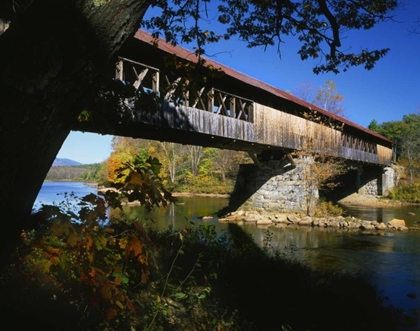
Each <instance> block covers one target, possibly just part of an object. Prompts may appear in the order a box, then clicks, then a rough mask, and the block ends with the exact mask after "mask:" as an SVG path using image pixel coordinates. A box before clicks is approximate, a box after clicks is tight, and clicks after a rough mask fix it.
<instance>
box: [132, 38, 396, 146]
mask: <svg viewBox="0 0 420 331" xmlns="http://www.w3.org/2000/svg"><path fill="white" fill-rule="evenodd" d="M134 38H136V39H138V40H141V41H143V42H146V43H150V44H152V43H153V42H154V38H153V36H152V35H151V34H150V33H148V32H146V31H144V30H138V31H137V32H136V34H135V35H134ZM157 47H158V49H160V50H162V51H164V52H166V53H169V54H174V55H176V56H177V57H179V58H181V59H186V60H188V61H191V62H195V61H196V60H197V57H196V56H195V55H194V52H192V51H190V50H188V49H186V48H184V47H181V46H173V45H171V44H170V43H167V42H166V41H165V40H164V39H161V38H159V39H158V43H157ZM205 60H206V63H205V65H206V66H210V65H211V66H213V67H215V68H220V69H221V70H222V71H223V72H224V73H225V74H226V75H228V76H230V77H233V78H235V79H237V80H239V81H242V82H244V83H246V84H248V85H251V86H254V87H256V88H259V89H263V90H265V91H267V92H269V93H271V94H273V95H275V96H277V97H280V98H283V99H286V100H289V101H291V102H294V103H296V104H298V105H301V106H303V107H305V108H308V109H311V110H316V111H317V112H319V113H321V114H323V115H325V116H328V117H330V118H333V119H335V120H337V121H340V122H342V123H344V124H345V125H348V126H351V127H354V128H356V129H358V130H360V131H363V132H366V133H368V134H370V135H372V136H375V137H378V138H380V139H382V140H385V141H387V142H390V143H392V141H391V140H389V139H388V138H386V137H384V136H382V135H380V134H379V133H377V132H375V131H372V130H369V129H367V128H365V127H363V126H361V125H359V124H357V123H354V122H352V121H350V120H348V119H347V118H345V117H342V116H339V115H336V114H333V113H331V112H329V111H328V110H325V109H322V108H320V107H318V106H315V105H313V104H311V103H309V102H306V101H303V100H301V99H299V98H297V97H295V96H293V95H291V94H289V93H286V92H284V91H282V90H280V89H278V88H276V87H274V86H271V85H269V84H267V83H264V82H262V81H260V80H258V79H255V78H253V77H250V76H248V75H245V74H244V73H242V72H239V71H236V70H234V69H232V68H229V67H227V66H225V65H223V64H221V63H219V62H216V61H214V60H212V59H208V58H205Z"/></svg>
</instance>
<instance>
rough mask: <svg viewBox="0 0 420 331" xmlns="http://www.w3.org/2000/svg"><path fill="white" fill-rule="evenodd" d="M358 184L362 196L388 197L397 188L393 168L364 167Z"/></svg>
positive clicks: (359, 170) (357, 181)
mask: <svg viewBox="0 0 420 331" xmlns="http://www.w3.org/2000/svg"><path fill="white" fill-rule="evenodd" d="M356 183H357V187H358V193H359V194H360V195H374V196H387V195H388V194H389V192H390V190H391V189H392V188H393V187H394V186H395V171H394V169H393V168H392V167H385V168H383V167H379V166H378V167H362V168H359V169H358V172H357V178H356Z"/></svg>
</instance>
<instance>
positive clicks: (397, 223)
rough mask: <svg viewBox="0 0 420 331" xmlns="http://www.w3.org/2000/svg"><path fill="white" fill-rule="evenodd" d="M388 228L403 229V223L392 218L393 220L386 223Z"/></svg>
mask: <svg viewBox="0 0 420 331" xmlns="http://www.w3.org/2000/svg"><path fill="white" fill-rule="evenodd" d="M388 226H391V227H394V228H399V227H405V221H404V220H399V219H398V218H394V219H393V220H391V221H389V222H388Z"/></svg>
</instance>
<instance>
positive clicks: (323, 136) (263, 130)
mask: <svg viewBox="0 0 420 331" xmlns="http://www.w3.org/2000/svg"><path fill="white" fill-rule="evenodd" d="M254 107H255V112H254V131H255V138H256V141H257V142H258V143H262V144H267V145H275V146H282V147H284V148H289V149H301V148H303V147H304V146H305V144H307V143H309V142H311V144H312V146H311V147H312V148H314V149H315V150H317V151H322V152H327V151H328V153H329V154H333V155H339V153H340V146H341V143H340V142H341V132H340V131H338V130H334V129H331V128H329V127H326V126H323V125H320V124H317V123H314V122H311V121H308V120H306V119H304V118H301V117H298V116H294V115H291V114H288V113H284V112H282V111H278V110H276V109H273V108H270V107H267V106H263V105H260V104H257V103H255V104H254Z"/></svg>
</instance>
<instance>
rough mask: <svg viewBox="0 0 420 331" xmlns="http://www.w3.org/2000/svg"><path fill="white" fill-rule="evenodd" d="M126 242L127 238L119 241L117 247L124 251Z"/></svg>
mask: <svg viewBox="0 0 420 331" xmlns="http://www.w3.org/2000/svg"><path fill="white" fill-rule="evenodd" d="M127 243H128V240H127V238H121V239H120V240H118V245H119V246H120V248H121V249H125V248H126V246H127Z"/></svg>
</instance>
